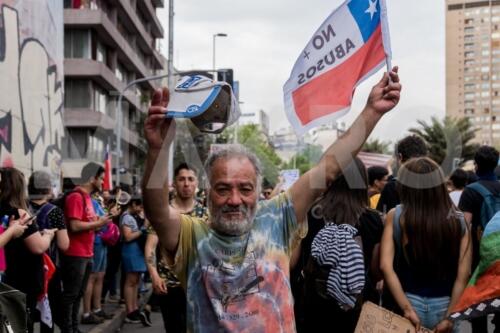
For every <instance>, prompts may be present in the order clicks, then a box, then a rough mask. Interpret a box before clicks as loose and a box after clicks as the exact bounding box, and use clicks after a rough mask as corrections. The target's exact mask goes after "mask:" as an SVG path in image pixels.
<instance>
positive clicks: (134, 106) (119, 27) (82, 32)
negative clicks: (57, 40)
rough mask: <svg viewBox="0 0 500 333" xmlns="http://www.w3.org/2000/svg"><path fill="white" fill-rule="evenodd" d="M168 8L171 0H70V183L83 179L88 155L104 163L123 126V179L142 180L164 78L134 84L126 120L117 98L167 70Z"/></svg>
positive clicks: (66, 57)
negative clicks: (150, 111)
mask: <svg viewBox="0 0 500 333" xmlns="http://www.w3.org/2000/svg"><path fill="white" fill-rule="evenodd" d="M163 6H164V0H114V1H111V0H64V33H65V34H64V91H65V95H64V124H65V127H66V130H67V132H66V133H67V137H68V140H66V144H65V145H64V146H63V158H64V160H63V173H64V177H65V181H70V180H71V181H73V182H74V181H75V180H77V179H78V178H79V177H80V172H81V168H82V167H83V165H85V163H87V162H88V161H96V162H102V161H103V160H104V156H105V151H106V147H107V146H109V147H110V149H111V151H113V150H114V147H115V145H116V142H115V141H116V139H115V138H116V131H117V128H118V126H121V130H122V140H121V147H122V156H121V159H120V163H119V169H118V172H121V174H120V180H121V183H122V184H124V185H132V186H133V185H136V183H137V175H138V174H139V173H140V170H139V169H140V167H141V160H142V159H143V158H144V153H145V147H146V146H145V141H144V139H143V138H142V135H141V133H142V123H143V120H144V117H145V112H146V110H147V105H148V103H149V99H150V94H151V92H152V91H153V89H155V88H156V87H158V86H159V84H158V82H151V81H149V82H145V83H142V84H138V85H136V86H133V87H131V88H130V89H128V90H127V93H126V94H125V95H124V98H123V103H122V107H121V110H122V123H121V124H118V123H117V122H118V119H119V118H118V115H117V112H118V108H117V100H118V96H119V94H120V92H121V91H123V89H124V88H125V87H126V86H127V84H128V83H130V82H131V81H133V80H136V79H140V78H144V77H148V76H152V75H158V74H161V73H164V72H165V70H164V68H165V67H166V65H165V64H166V62H165V59H164V57H162V56H161V54H160V52H159V48H158V41H159V39H161V38H163V36H164V31H163V27H162V25H161V24H160V21H159V19H158V17H157V15H156V9H157V8H158V7H163ZM116 158H117V156H116V155H114V156H112V159H113V165H114V166H115V165H116ZM113 172H116V169H114V171H113Z"/></svg>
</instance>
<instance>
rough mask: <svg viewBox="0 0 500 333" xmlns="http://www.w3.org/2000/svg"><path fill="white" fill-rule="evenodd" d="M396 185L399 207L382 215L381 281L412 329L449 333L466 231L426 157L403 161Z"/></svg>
mask: <svg viewBox="0 0 500 333" xmlns="http://www.w3.org/2000/svg"><path fill="white" fill-rule="evenodd" d="M397 186H398V192H399V194H400V198H401V204H400V205H397V206H396V207H395V208H394V209H391V210H390V211H389V213H388V214H387V221H386V223H385V227H384V234H383V238H382V244H381V264H380V265H381V268H382V271H383V273H384V277H385V283H386V285H387V287H388V288H389V290H390V291H391V293H392V295H393V296H394V298H395V300H396V302H397V304H398V305H399V308H400V310H401V311H402V312H403V314H404V316H405V317H406V318H407V319H409V320H410V321H411V322H412V323H413V324H414V325H415V326H416V328H417V330H418V329H419V328H420V326H421V325H422V326H424V327H427V328H429V329H433V330H435V332H437V333H442V332H452V330H453V323H452V322H451V321H450V320H449V319H448V317H449V315H450V314H451V311H452V309H453V307H454V306H455V304H456V302H457V301H458V299H459V297H460V295H461V294H462V292H463V290H464V288H465V285H466V284H467V282H468V279H469V276H470V260H471V250H472V248H471V246H470V232H469V228H468V226H467V224H466V222H465V219H464V217H463V214H462V213H460V212H459V211H457V210H456V208H455V207H454V206H453V203H452V201H451V199H450V196H449V195H448V191H447V188H446V183H445V178H444V175H443V172H442V171H441V168H440V167H439V166H438V165H437V164H436V163H435V162H434V161H432V160H431V159H429V158H427V157H420V158H413V159H411V160H409V161H407V162H406V163H405V164H404V165H403V166H402V167H401V168H400V170H399V173H398V183H397ZM454 332H458V331H457V328H455V331H454Z"/></svg>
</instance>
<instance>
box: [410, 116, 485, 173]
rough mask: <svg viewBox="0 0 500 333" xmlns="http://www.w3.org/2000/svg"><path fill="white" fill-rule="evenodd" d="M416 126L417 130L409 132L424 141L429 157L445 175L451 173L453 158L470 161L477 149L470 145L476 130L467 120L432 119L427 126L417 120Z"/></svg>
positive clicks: (425, 123) (473, 144)
mask: <svg viewBox="0 0 500 333" xmlns="http://www.w3.org/2000/svg"><path fill="white" fill-rule="evenodd" d="M418 124H419V125H420V127H419V128H411V129H410V130H409V131H410V132H411V133H414V134H417V135H419V136H420V137H422V138H423V139H424V140H425V142H426V143H427V147H428V149H429V157H430V158H432V159H433V160H434V161H436V162H437V163H438V164H440V165H441V167H442V168H443V171H444V172H445V174H449V173H450V172H451V171H453V170H452V168H453V159H454V158H460V159H461V160H462V162H464V161H467V160H470V159H472V158H473V157H474V153H475V151H476V150H477V148H478V147H479V145H478V144H475V143H471V141H472V140H473V139H474V137H475V136H476V131H477V130H478V129H477V128H474V127H473V126H472V123H471V122H470V120H469V118H450V117H445V118H444V119H443V120H438V119H437V118H436V117H432V118H431V122H430V123H429V124H428V123H427V122H425V121H423V120H419V121H418Z"/></svg>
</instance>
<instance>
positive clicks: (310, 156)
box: [283, 144, 323, 175]
mask: <svg viewBox="0 0 500 333" xmlns="http://www.w3.org/2000/svg"><path fill="white" fill-rule="evenodd" d="M321 156H323V151H322V148H321V146H319V145H311V144H308V145H306V146H305V148H304V149H303V150H301V151H300V152H298V153H297V154H295V155H294V157H293V158H292V159H291V160H290V161H288V162H287V163H285V164H284V166H283V168H284V169H299V170H300V174H301V175H303V174H304V173H306V172H307V171H309V169H311V168H312V167H313V166H315V165H316V164H318V162H319V160H320V159H321Z"/></svg>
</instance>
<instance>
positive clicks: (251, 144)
mask: <svg viewBox="0 0 500 333" xmlns="http://www.w3.org/2000/svg"><path fill="white" fill-rule="evenodd" d="M231 134H232V132H231ZM230 136H232V135H230ZM238 143H239V144H242V145H243V146H245V147H247V148H248V149H249V150H250V151H252V152H253V153H254V154H255V155H257V157H258V158H259V160H260V162H261V165H262V176H263V178H264V181H267V182H268V183H271V184H274V183H275V182H276V180H277V179H278V176H279V171H280V169H281V165H282V163H283V161H282V160H281V158H280V157H279V156H278V154H276V152H275V151H274V148H273V147H272V146H271V145H270V144H269V142H268V140H267V138H266V136H265V135H264V133H262V131H261V130H260V128H259V127H258V125H255V124H249V125H243V126H240V127H239V129H238Z"/></svg>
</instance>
